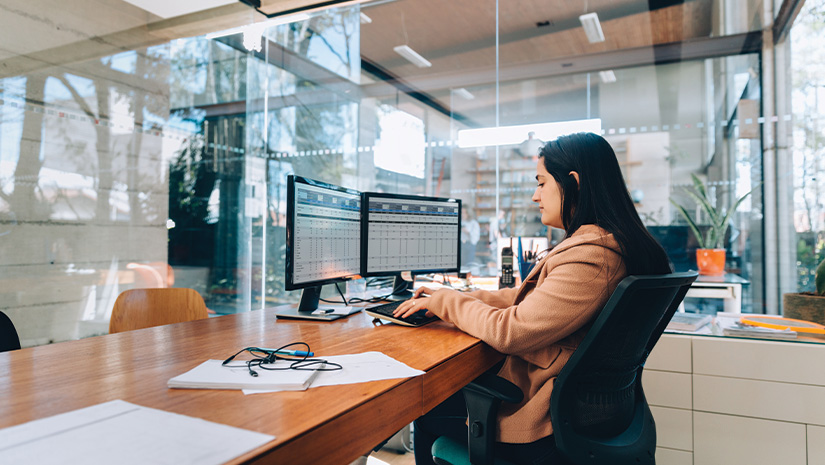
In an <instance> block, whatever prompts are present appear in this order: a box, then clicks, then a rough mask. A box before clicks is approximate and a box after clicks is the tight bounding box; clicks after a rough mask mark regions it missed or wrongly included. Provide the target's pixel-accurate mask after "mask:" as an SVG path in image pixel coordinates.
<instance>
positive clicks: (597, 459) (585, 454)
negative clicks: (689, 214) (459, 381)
mask: <svg viewBox="0 0 825 465" xmlns="http://www.w3.org/2000/svg"><path fill="white" fill-rule="evenodd" d="M697 276H698V273H696V272H695V271H688V272H683V273H672V274H666V275H648V276H628V277H627V278H625V279H624V280H622V282H620V283H619V285H618V286H617V287H616V290H615V291H614V292H613V295H612V296H611V297H610V299H609V300H608V301H607V303H606V304H605V306H604V308H603V309H602V311H601V313H600V314H599V316H598V317H597V318H596V320H595V321H594V323H593V325H592V326H591V328H590V330H589V331H588V332H587V335H586V336H585V338H584V340H583V341H582V342H581V344H579V346H578V348H577V349H576V351H575V352H574V353H573V355H572V357H571V358H570V360H569V361H568V362H567V363H566V364H565V366H564V368H563V369H562V371H561V373H559V376H558V377H557V378H556V381H555V383H554V385H553V393H552V395H551V397H550V406H549V407H550V417H551V421H552V423H553V437H554V439H555V442H556V447H557V448H558V451H559V454H560V455H561V456H562V458H563V459H565V460H566V461H567V463H570V464H574V465H579V464H594V465H596V464H610V465H624V464H634V465H636V464H640V463H641V464H655V452H656V425H655V423H654V421H653V416H652V414H651V413H650V408H649V407H648V404H647V400H646V399H645V395H644V391H643V390H642V369H643V367H644V363H645V361H646V360H647V356H648V355H649V354H650V351H651V350H652V349H653V346H654V345H655V344H656V342H657V341H658V340H659V337H660V336H661V334H662V332H663V331H664V330H665V327H666V326H667V324H668V322H669V321H670V319H671V317H673V314H674V313H675V312H676V309H677V308H678V307H679V304H680V303H681V302H682V299H684V297H685V294H686V293H687V291H688V289H689V288H690V285H691V284H692V283H693V281H695V280H696V277H697ZM491 381H494V383H491ZM515 391H519V388H518V387H517V386H515V385H514V384H512V383H510V382H509V381H507V380H504V379H502V378H498V377H490V376H482V377H481V378H479V379H476V380H475V381H473V382H472V383H470V385H468V386H466V387H465V388H464V389H463V390H462V392H463V393H464V397H465V401H466V404H467V413H468V416H469V422H468V424H469V434H468V445H469V451H468V448H467V445H464V444H459V443H457V442H456V441H453V440H451V439H449V438H447V437H441V438H438V439H437V440H436V442H435V443H434V444H433V449H432V452H433V460H435V462H436V463H439V464H442V465H459V464H466V463H473V464H475V465H481V464H483V465H489V464H494V463H495V464H502V465H503V464H508V463H509V462H506V461H505V460H501V459H498V458H494V457H493V448H494V444H495V442H494V441H495V436H496V434H495V427H496V413H497V411H498V406H499V404H500V403H501V401H505V402H521V392H515Z"/></svg>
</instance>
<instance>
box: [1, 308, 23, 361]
mask: <svg viewBox="0 0 825 465" xmlns="http://www.w3.org/2000/svg"><path fill="white" fill-rule="evenodd" d="M19 348H20V338H19V337H18V336H17V330H16V329H14V323H12V322H11V319H9V317H8V316H6V314H5V313H3V312H0V352H7V351H9V350H17V349H19Z"/></svg>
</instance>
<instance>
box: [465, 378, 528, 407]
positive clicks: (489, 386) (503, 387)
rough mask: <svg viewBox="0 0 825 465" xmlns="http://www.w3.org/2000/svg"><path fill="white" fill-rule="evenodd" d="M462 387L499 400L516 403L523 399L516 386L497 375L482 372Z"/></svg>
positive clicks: (522, 394)
mask: <svg viewBox="0 0 825 465" xmlns="http://www.w3.org/2000/svg"><path fill="white" fill-rule="evenodd" d="M464 389H466V390H469V391H473V392H476V393H478V394H481V395H486V396H489V397H492V398H495V399H498V400H500V401H504V402H509V403H511V404H517V403H519V402H521V400H522V399H524V393H523V392H521V389H519V387H518V386H516V385H515V384H513V383H511V382H510V381H508V380H506V379H504V378H501V377H499V376H495V375H491V374H484V375H481V376H479V377H478V378H476V379H474V380H473V381H472V382H471V383H470V384H468V385H466V386H464Z"/></svg>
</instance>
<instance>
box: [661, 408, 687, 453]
mask: <svg viewBox="0 0 825 465" xmlns="http://www.w3.org/2000/svg"><path fill="white" fill-rule="evenodd" d="M650 411H651V412H652V413H653V419H654V420H655V421H656V445H657V446H659V447H666V448H668V449H680V450H683V451H692V450H693V412H691V411H690V410H682V409H676V408H667V407H653V406H651V407H650Z"/></svg>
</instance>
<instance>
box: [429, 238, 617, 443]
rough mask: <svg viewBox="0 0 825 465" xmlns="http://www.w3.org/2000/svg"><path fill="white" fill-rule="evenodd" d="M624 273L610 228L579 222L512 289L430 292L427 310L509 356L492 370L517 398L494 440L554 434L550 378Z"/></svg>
mask: <svg viewBox="0 0 825 465" xmlns="http://www.w3.org/2000/svg"><path fill="white" fill-rule="evenodd" d="M625 276H626V272H625V267H624V264H623V262H622V259H621V256H620V252H619V245H618V243H617V242H616V240H615V239H614V238H613V235H612V234H609V233H607V232H606V231H605V230H603V229H601V228H599V227H598V226H595V225H584V226H582V227H581V228H579V230H578V231H576V232H575V233H574V234H573V235H572V236H570V237H568V238H567V239H565V240H564V241H562V242H561V243H560V244H558V245H557V246H556V247H555V248H554V249H553V250H552V251H550V253H549V254H548V255H547V256H546V257H545V258H544V259H542V260H541V261H540V262H539V263H538V264H537V265H536V266H535V268H534V269H533V270H532V271H531V273H530V275H529V276H528V277H527V279H526V280H525V282H524V283H522V285H521V286H520V287H518V288H515V289H502V290H499V291H475V292H469V293H460V292H456V291H453V290H446V289H443V290H439V291H436V292H435V293H434V294H433V295H432V297H431V299H432V300H431V302H430V311H431V312H433V313H434V314H436V315H438V316H439V317H440V318H441V319H442V320H444V321H449V322H451V323H453V324H455V325H456V326H457V327H458V328H459V329H461V330H462V331H464V332H466V333H468V334H470V335H472V336H475V337H477V338H479V339H481V340H482V341H484V342H486V343H487V344H489V345H490V346H491V347H492V348H494V349H496V350H498V351H499V352H501V353H503V354H507V355H508V356H507V357H506V359H505V361H504V365H503V366H502V368H501V370H500V371H499V373H498V374H499V376H501V377H503V378H506V379H508V380H510V381H511V382H513V383H515V384H516V385H517V386H518V387H519V388H521V390H522V392H523V393H524V400H523V401H522V402H521V403H520V404H506V403H503V404H502V406H501V408H500V409H499V414H498V433H497V438H496V439H497V440H498V441H500V442H508V443H528V442H533V441H536V440H538V439H541V438H543V437H546V436H549V435H550V434H552V433H553V426H552V424H551V423H550V393H551V392H552V390H553V381H554V380H555V379H556V376H558V374H559V372H561V369H562V367H563V366H564V364H565V363H567V360H569V359H570V356H571V355H572V354H573V351H574V350H576V347H577V346H578V344H579V343H580V342H581V341H582V339H583V338H584V335H585V333H586V331H587V329H588V328H589V327H590V323H592V322H593V320H594V319H595V318H596V316H597V315H598V314H599V311H601V309H602V307H603V306H604V304H605V303H606V302H607V299H608V298H609V297H610V295H611V294H612V292H613V290H614V289H615V288H616V286H617V285H618V284H619V282H620V281H621V280H622V279H623V278H624V277H625Z"/></svg>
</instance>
